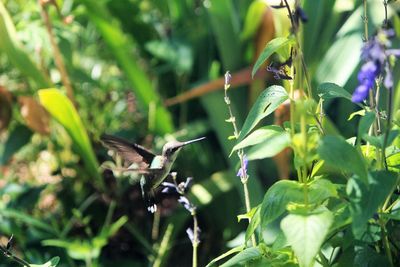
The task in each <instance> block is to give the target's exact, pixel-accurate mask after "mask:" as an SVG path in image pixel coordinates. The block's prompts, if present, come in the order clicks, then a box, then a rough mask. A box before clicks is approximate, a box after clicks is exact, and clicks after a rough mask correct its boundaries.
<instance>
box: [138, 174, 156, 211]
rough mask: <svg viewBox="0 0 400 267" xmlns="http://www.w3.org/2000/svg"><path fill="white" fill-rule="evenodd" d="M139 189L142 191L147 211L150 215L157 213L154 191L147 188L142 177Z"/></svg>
mask: <svg viewBox="0 0 400 267" xmlns="http://www.w3.org/2000/svg"><path fill="white" fill-rule="evenodd" d="M140 187H141V189H142V197H143V200H144V201H145V202H146V206H147V210H148V211H149V212H151V213H155V212H156V211H157V205H156V199H155V196H154V191H153V190H152V189H151V188H149V187H148V186H147V184H146V179H145V178H144V176H142V178H141V179H140Z"/></svg>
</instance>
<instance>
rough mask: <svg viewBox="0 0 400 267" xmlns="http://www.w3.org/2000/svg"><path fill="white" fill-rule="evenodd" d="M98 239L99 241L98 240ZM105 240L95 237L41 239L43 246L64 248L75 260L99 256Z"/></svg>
mask: <svg viewBox="0 0 400 267" xmlns="http://www.w3.org/2000/svg"><path fill="white" fill-rule="evenodd" d="M99 241H100V242H99ZM106 243H107V242H106V240H104V239H96V238H93V239H92V240H78V239H75V240H70V241H66V240H60V239H49V240H44V241H42V244H43V245H44V246H51V247H59V248H65V249H66V251H67V253H68V255H69V256H70V257H71V258H73V259H75V260H86V259H96V258H98V257H99V256H100V251H101V248H102V247H103V246H105V245H106Z"/></svg>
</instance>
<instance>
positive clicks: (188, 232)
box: [186, 227, 201, 244]
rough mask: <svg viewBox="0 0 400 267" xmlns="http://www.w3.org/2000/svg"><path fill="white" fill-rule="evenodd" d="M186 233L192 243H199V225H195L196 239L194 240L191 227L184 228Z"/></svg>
mask: <svg viewBox="0 0 400 267" xmlns="http://www.w3.org/2000/svg"><path fill="white" fill-rule="evenodd" d="M186 233H187V235H188V237H189V239H190V241H191V242H192V244H193V243H194V242H195V241H196V243H197V244H198V243H200V240H199V235H200V233H201V230H200V228H199V227H197V240H194V232H193V230H192V228H188V229H186Z"/></svg>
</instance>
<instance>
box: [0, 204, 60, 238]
mask: <svg viewBox="0 0 400 267" xmlns="http://www.w3.org/2000/svg"><path fill="white" fill-rule="evenodd" d="M0 214H1V216H4V217H6V218H12V219H14V220H19V221H21V222H23V223H26V224H27V225H28V226H30V227H35V228H37V229H40V230H43V231H45V232H47V233H50V234H53V235H56V234H57V232H56V231H55V230H54V229H53V227H52V226H51V225H49V224H47V223H44V222H43V221H42V220H38V219H36V218H34V217H32V216H30V215H28V214H26V213H25V212H21V211H18V210H15V209H10V208H7V209H0Z"/></svg>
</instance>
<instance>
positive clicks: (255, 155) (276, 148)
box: [246, 132, 291, 160]
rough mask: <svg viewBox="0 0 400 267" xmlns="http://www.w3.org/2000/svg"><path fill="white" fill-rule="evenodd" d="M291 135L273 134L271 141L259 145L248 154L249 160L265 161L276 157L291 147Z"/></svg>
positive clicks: (285, 133) (283, 133)
mask: <svg viewBox="0 0 400 267" xmlns="http://www.w3.org/2000/svg"><path fill="white" fill-rule="evenodd" d="M290 142H291V141H290V135H289V133H287V132H280V133H275V134H273V135H272V136H271V137H270V138H269V139H267V140H265V141H264V142H262V143H260V144H257V145H255V146H253V147H251V148H250V149H249V151H248V152H247V153H246V154H247V158H248V159H249V160H254V159H263V158H270V157H274V156H276V155H277V154H278V153H280V152H281V151H282V150H283V149H285V148H286V147H288V146H289V145H290Z"/></svg>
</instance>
